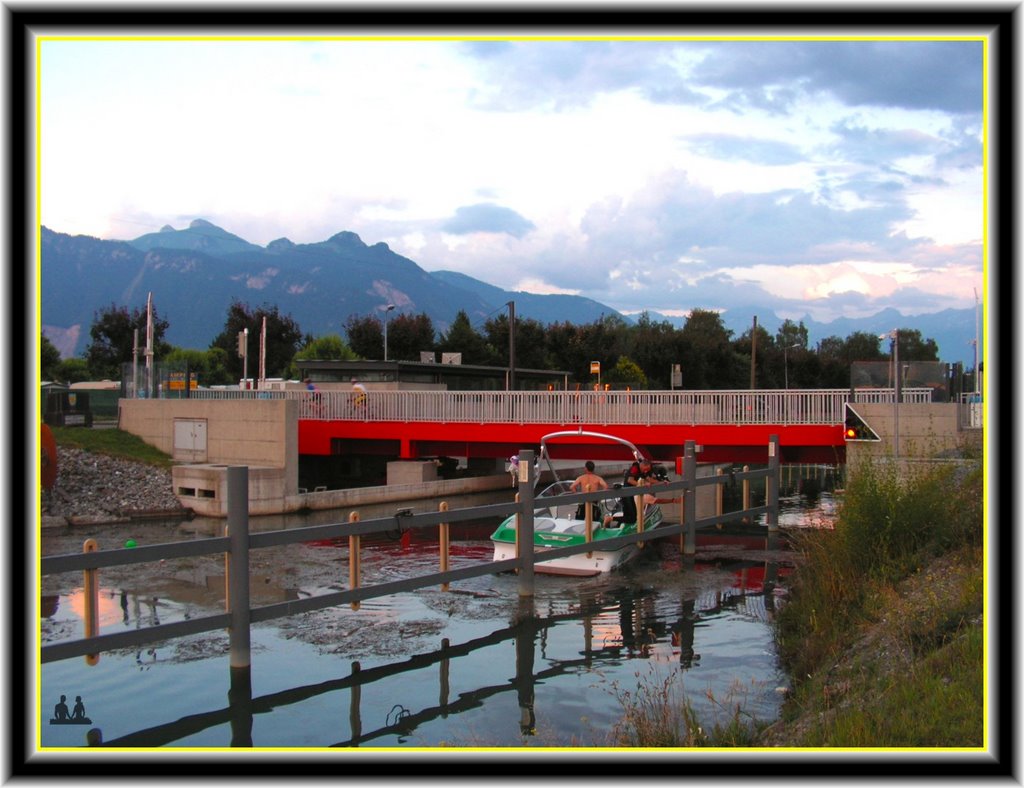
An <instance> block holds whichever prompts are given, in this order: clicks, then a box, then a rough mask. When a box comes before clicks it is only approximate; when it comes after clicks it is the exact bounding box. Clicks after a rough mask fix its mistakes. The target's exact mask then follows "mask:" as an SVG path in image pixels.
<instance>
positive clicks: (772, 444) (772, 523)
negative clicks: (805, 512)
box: [765, 435, 782, 533]
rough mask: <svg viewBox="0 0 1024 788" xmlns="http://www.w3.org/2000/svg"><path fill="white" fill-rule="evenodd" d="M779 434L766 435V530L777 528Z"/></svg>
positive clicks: (780, 470)
mask: <svg viewBox="0 0 1024 788" xmlns="http://www.w3.org/2000/svg"><path fill="white" fill-rule="evenodd" d="M780 454H781V451H780V449H779V436H778V435H771V436H769V437H768V476H767V477H766V478H765V487H766V491H765V496H766V499H767V500H766V501H765V505H766V506H767V507H768V532H769V533H771V532H773V531H778V530H779V485H780V484H781V482H782V465H781V464H780V460H781V457H780V456H779V455H780Z"/></svg>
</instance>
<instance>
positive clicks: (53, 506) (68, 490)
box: [40, 447, 191, 525]
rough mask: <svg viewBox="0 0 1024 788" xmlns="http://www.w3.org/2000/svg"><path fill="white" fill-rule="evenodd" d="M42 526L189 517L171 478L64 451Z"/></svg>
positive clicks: (45, 498) (149, 468) (160, 471)
mask: <svg viewBox="0 0 1024 788" xmlns="http://www.w3.org/2000/svg"><path fill="white" fill-rule="evenodd" d="M40 513H41V515H42V518H43V523H44V525H66V524H70V525H81V524H85V523H111V522H130V521H132V520H138V519H146V518H152V517H167V516H175V515H180V516H185V517H187V516H189V515H190V514H191V509H188V508H186V507H184V506H182V505H181V502H180V501H179V500H178V498H177V497H176V496H175V495H174V485H173V483H172V481H171V472H170V470H169V469H166V468H158V467H156V466H153V465H148V464H146V463H142V462H135V461H132V460H125V459H121V458H117V457H108V456H107V455H104V454H96V453H94V452H89V451H85V450H83V449H76V448H72V447H61V448H60V449H59V451H58V455H57V481H56V483H55V484H54V486H53V488H52V489H50V490H43V494H42V500H41V512H40Z"/></svg>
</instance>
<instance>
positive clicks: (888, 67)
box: [691, 41, 983, 114]
mask: <svg viewBox="0 0 1024 788" xmlns="http://www.w3.org/2000/svg"><path fill="white" fill-rule="evenodd" d="M705 53H706V56H705V57H704V58H703V59H702V60H701V61H700V63H699V64H697V65H696V66H695V67H694V69H693V71H692V73H691V78H692V79H693V80H694V81H695V82H696V83H697V84H700V85H703V86H707V87H714V88H720V89H723V90H725V91H726V95H725V97H723V103H727V104H730V105H732V106H734V107H744V106H747V107H757V108H760V109H771V110H774V111H778V112H785V111H788V110H789V109H790V108H791V107H792V106H793V104H794V102H795V101H796V99H797V98H798V97H801V96H814V95H819V96H823V97H825V96H827V97H830V98H832V99H834V100H835V101H838V102H840V103H842V104H844V105H846V106H849V107H863V106H873V107H892V108H902V109H912V110H938V111H942V112H952V113H957V114H960V113H966V114H980V113H981V110H982V105H981V99H982V81H981V74H982V55H983V50H982V44H981V42H979V41H920V42H915V41H804V42H784V41H771V42H769V41H764V42H738V41H736V42H720V43H718V44H715V45H714V46H707V47H706V49H705Z"/></svg>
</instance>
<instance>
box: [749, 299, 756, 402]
mask: <svg viewBox="0 0 1024 788" xmlns="http://www.w3.org/2000/svg"><path fill="white" fill-rule="evenodd" d="M756 360H757V315H754V328H753V329H752V330H751V332H750V390H751V391H753V390H754V389H755V388H757V386H756V385H755V380H754V371H755V369H756V368H757V366H756Z"/></svg>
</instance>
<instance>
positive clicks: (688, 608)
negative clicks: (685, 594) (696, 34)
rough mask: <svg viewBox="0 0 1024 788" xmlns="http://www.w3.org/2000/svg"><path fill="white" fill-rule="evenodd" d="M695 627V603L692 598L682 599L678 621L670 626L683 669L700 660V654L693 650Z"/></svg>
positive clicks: (673, 643)
mask: <svg viewBox="0 0 1024 788" xmlns="http://www.w3.org/2000/svg"><path fill="white" fill-rule="evenodd" d="M696 628H697V614H696V604H695V601H694V600H693V599H684V600H683V603H682V605H681V609H680V611H679V621H678V623H677V624H676V626H675V627H673V628H672V645H673V646H675V647H677V648H678V649H679V665H680V666H681V667H682V668H683V669H684V670H686V669H689V668H692V667H693V663H695V662H700V654H697V653H696V652H695V651H694V650H693V642H694V634H695V633H696Z"/></svg>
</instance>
